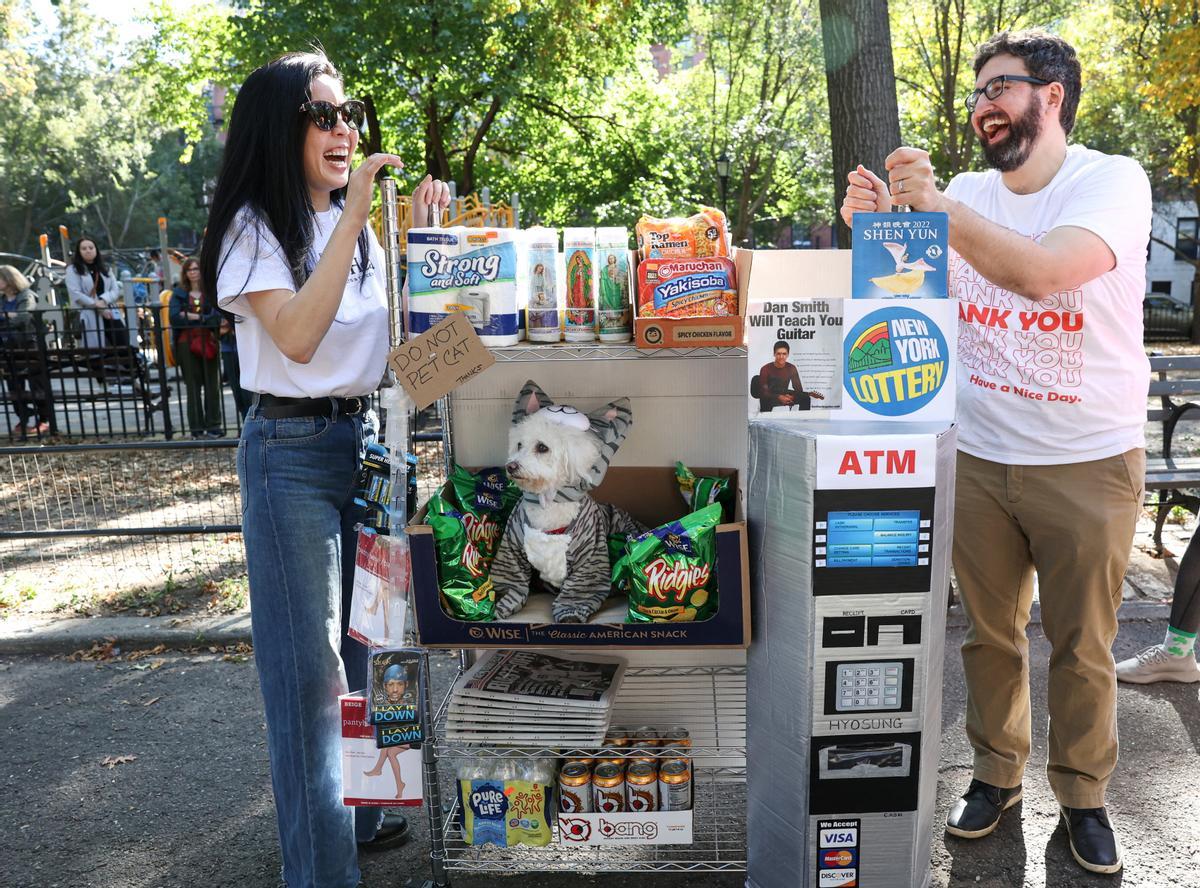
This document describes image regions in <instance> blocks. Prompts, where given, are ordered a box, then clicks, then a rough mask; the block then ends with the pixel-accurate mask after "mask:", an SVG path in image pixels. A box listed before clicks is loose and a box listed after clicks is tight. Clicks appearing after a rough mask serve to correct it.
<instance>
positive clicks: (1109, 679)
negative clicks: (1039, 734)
mask: <svg viewBox="0 0 1200 888" xmlns="http://www.w3.org/2000/svg"><path fill="white" fill-rule="evenodd" d="M1145 467H1146V453H1145V451H1144V450H1140V449H1136V450H1130V451H1128V452H1126V453H1123V454H1120V455H1118V456H1112V457H1109V458H1107V459H1100V460H1094V461H1092V462H1084V463H1073V464H1068V465H1055V466H1009V465H1003V464H1001V463H994V462H988V461H987V460H982V459H977V458H976V457H973V456H969V455H968V454H965V453H959V454H958V474H957V479H956V481H955V484H956V496H955V515H954V572H955V574H956V575H957V577H958V585H959V589H960V591H961V593H962V599H963V607H964V608H965V610H966V614H967V619H968V620H969V622H970V626H969V629H968V631H967V636H966V640H965V641H964V642H963V646H962V658H963V668H964V670H965V672H966V678H967V714H966V726H967V737H968V738H969V739H970V741H971V745H972V746H973V747H974V749H975V777H976V778H978V779H979V780H982V781H984V782H985V783H991V784H993V785H995V786H1002V787H1012V786H1016V785H1017V784H1018V783H1020V782H1021V778H1022V774H1023V772H1024V770H1025V762H1026V760H1027V759H1028V758H1029V745H1030V715H1029V641H1028V639H1027V638H1026V636H1025V627H1026V626H1027V624H1028V623H1029V614H1030V608H1031V607H1032V602H1033V573H1034V570H1035V569H1036V570H1037V575H1038V585H1039V592H1040V600H1041V608H1042V628H1043V629H1044V630H1045V632H1046V637H1047V638H1048V639H1049V640H1050V645H1051V654H1050V679H1049V688H1048V697H1049V700H1048V703H1049V710H1050V748H1049V756H1048V758H1049V761H1048V765H1047V772H1048V776H1049V779H1050V787H1051V789H1053V791H1054V794H1055V796H1056V797H1057V798H1058V800H1059V802H1060V803H1062V804H1063V805H1066V806H1067V807H1070V808H1096V807H1099V806H1101V805H1103V804H1104V789H1105V787H1106V786H1107V784H1108V780H1109V777H1110V776H1111V775H1112V772H1113V769H1114V768H1115V767H1116V764H1117V713H1116V698H1117V682H1116V675H1115V672H1114V665H1113V658H1112V650H1111V648H1112V642H1113V639H1114V638H1115V637H1116V634H1117V608H1118V607H1119V606H1120V604H1121V582H1122V580H1123V578H1124V576H1125V566H1126V564H1127V563H1128V561H1129V550H1130V548H1131V547H1132V543H1133V531H1134V527H1135V525H1136V522H1137V515H1138V512H1139V511H1140V509H1141V504H1142V498H1143V495H1144V493H1145V491H1144V479H1145Z"/></svg>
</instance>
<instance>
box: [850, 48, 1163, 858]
mask: <svg viewBox="0 0 1200 888" xmlns="http://www.w3.org/2000/svg"><path fill="white" fill-rule="evenodd" d="M1079 93H1080V69H1079V62H1078V61H1077V59H1076V57H1075V51H1074V50H1073V49H1072V48H1071V47H1070V46H1069V45H1068V44H1067V43H1066V42H1064V41H1063V40H1061V39H1059V38H1057V37H1053V36H1051V35H1049V34H1046V33H1043V32H1038V31H1026V32H1019V33H1001V34H998V35H996V36H995V37H993V38H992V39H991V40H989V41H988V42H987V43H985V44H984V45H983V46H981V47H980V48H979V50H978V52H977V54H976V56H975V89H974V90H973V91H972V93H971V95H970V96H969V97H968V99H967V107H968V109H969V110H970V112H971V124H972V127H973V129H974V131H975V135H976V136H977V137H978V139H979V142H980V145H981V146H982V149H983V155H984V157H985V159H986V160H987V162H988V164H989V165H990V166H991V167H992V169H991V170H989V171H988V172H985V173H964V174H963V175H960V176H956V177H955V178H954V180H953V181H951V183H950V185H949V186H948V187H947V188H946V191H945V193H942V192H939V191H938V189H937V187H936V184H935V180H934V171H933V168H932V166H931V165H930V162H929V155H928V154H926V153H925V152H924V151H920V150H917V149H915V148H900V149H897V150H896V151H894V152H893V153H892V154H891V155H890V156H889V157H888V158H887V161H886V167H887V176H888V183H887V184H885V183H884V182H882V181H881V180H880V179H879V177H878V176H876V175H875V174H874V173H871V172H870V171H868V170H866V169H864V168H863V167H861V166H860V167H858V169H857V170H856V171H855V172H852V173H850V175H849V177H848V178H849V183H850V184H849V187H848V188H847V189H846V198H845V201H844V202H843V204H842V215H843V218H845V219H846V220H847V222H849V219H850V217H851V216H852V215H853V214H854V212H856V211H859V210H868V211H871V210H873V211H886V210H889V209H891V208H892V206H893V205H900V206H909V207H912V208H913V209H916V210H928V211H941V212H945V213H947V214H949V217H950V246H951V248H952V250H953V253H954V255H953V256H952V257H951V263H950V287H951V291H952V292H953V294H954V295H955V296H956V297H957V298H958V299H959V319H960V323H959V359H960V361H961V364H962V366H961V368H960V370H959V374H958V378H959V392H958V419H959V434H958V444H959V454H958V469H957V482H956V483H957V495H956V506H955V508H956V522H955V533H954V570H955V573H956V574H957V576H958V582H959V588H960V589H961V591H962V597H963V604H964V607H965V609H966V613H967V617H968V620H969V621H970V626H969V629H968V632H967V637H966V640H965V642H964V643H963V648H962V656H963V665H964V667H965V671H966V678H967V713H966V726H967V735H968V737H969V738H970V741H971V745H972V746H973V747H974V749H975V762H974V775H973V777H974V779H972V781H971V783H970V785H969V787H968V788H967V791H966V793H965V794H964V796H963V797H962V799H960V800H959V801H958V802H957V804H955V806H954V808H953V809H952V810H951V811H950V814H949V816H948V818H947V830H948V831H949V832H950V833H951V834H953V835H956V836H961V837H963V838H980V837H982V836H986V835H988V834H989V833H991V832H992V830H994V829H995V827H996V824H997V822H998V821H999V819H1000V815H1001V812H1003V811H1004V810H1005V809H1006V808H1009V807H1011V806H1013V805H1014V804H1016V803H1017V802H1018V801H1019V800H1020V798H1021V779H1022V773H1023V771H1024V768H1025V762H1026V760H1027V759H1028V757H1029V746H1030V714H1029V661H1028V641H1027V639H1026V637H1025V628H1026V625H1027V623H1028V621H1029V614H1030V608H1031V602H1032V595H1033V572H1034V569H1036V570H1037V575H1038V579H1039V586H1040V599H1041V609H1042V626H1043V628H1044V630H1045V632H1046V637H1047V638H1048V639H1049V640H1050V644H1051V646H1052V651H1053V652H1052V654H1051V657H1050V678H1049V689H1048V690H1049V693H1048V697H1049V700H1048V702H1049V710H1050V729H1049V733H1050V743H1049V755H1048V758H1049V762H1048V768H1047V770H1048V775H1049V780H1050V786H1051V788H1052V789H1053V791H1054V794H1055V796H1056V797H1057V798H1058V801H1059V804H1060V808H1061V815H1062V817H1063V819H1064V820H1065V821H1066V824H1067V829H1068V833H1069V836H1070V843H1071V851H1072V854H1073V855H1074V857H1075V859H1076V861H1077V862H1078V863H1079V864H1080V865H1081V866H1083V867H1084V868H1085V869H1087V870H1091V871H1093V872H1104V873H1109V872H1116V871H1118V870H1119V869H1120V868H1121V846H1120V843H1119V842H1118V841H1117V838H1116V836H1115V835H1114V833H1113V830H1112V826H1111V824H1110V823H1109V820H1108V815H1107V812H1106V811H1105V809H1104V791H1105V787H1106V786H1107V784H1108V780H1109V778H1110V776H1111V775H1112V771H1113V768H1114V767H1115V765H1116V762H1117V722H1116V678H1115V676H1114V664H1113V660H1112V654H1111V652H1110V648H1111V645H1112V641H1113V638H1114V637H1115V636H1116V631H1117V622H1116V610H1117V607H1118V605H1119V604H1120V602H1121V581H1122V577H1123V575H1124V573H1125V565H1126V562H1127V560H1128V558H1129V550H1130V547H1131V544H1132V538H1133V531H1134V524H1135V521H1136V517H1137V514H1138V511H1139V510H1140V508H1141V502H1142V496H1143V472H1144V465H1145V452H1144V449H1143V448H1144V440H1143V436H1142V423H1143V421H1144V414H1145V409H1146V393H1147V385H1148V382H1147V381H1148V379H1149V365H1148V362H1147V360H1146V355H1145V352H1144V350H1143V348H1142V312H1141V304H1142V295H1143V293H1144V291H1145V265H1146V244H1147V242H1148V239H1149V235H1150V186H1149V182H1148V181H1147V178H1146V175H1145V173H1144V172H1143V171H1142V169H1141V168H1140V167H1139V166H1138V165H1137V163H1135V162H1134V161H1132V160H1130V159H1128V158H1124V157H1112V156H1107V155H1104V154H1100V153H1099V152H1096V151H1091V150H1089V149H1087V148H1084V147H1082V146H1079V145H1070V146H1068V144H1067V136H1068V135H1069V134H1070V132H1071V128H1072V126H1073V124H1074V122H1075V109H1076V106H1077V105H1078V102H1079Z"/></svg>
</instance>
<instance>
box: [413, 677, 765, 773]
mask: <svg viewBox="0 0 1200 888" xmlns="http://www.w3.org/2000/svg"><path fill="white" fill-rule="evenodd" d="M451 698H452V694H447V695H446V697H445V698H444V699H443V700H442V702H441V705H440V706H439V707H438V711H437V715H436V717H435V722H436V725H437V727H436V730H435V734H434V735H435V738H436V739H435V740H434V741H433V742H434V743H435V744H436V748H437V754H438V757H439V758H447V759H461V758H490V757H501V756H503V757H506V758H513V757H516V758H529V759H537V758H563V757H573V756H579V757H586V756H595V755H596V754H597V752H599V750H597V749H596V748H594V747H578V746H570V745H559V746H554V745H550V746H541V745H539V746H522V745H516V744H514V745H511V746H510V745H508V744H497V743H468V742H460V741H454V740H449V739H446V717H447V714H448V712H449V708H450V701H451ZM610 723H611V724H614V725H622V726H628V727H640V726H642V725H651V726H654V727H656V728H668V727H677V726H678V727H684V728H687V729H688V732H689V734H690V737H691V744H692V746H691V758H692V761H693V762H694V764H695V766H696V767H697V768H705V769H715V770H716V773H717V774H718V775H722V776H723V777H724V779H728V778H729V775H730V774H735V775H736V774H737V773H738V771H739V770H742V771H743V772H744V769H745V766H746V667H745V666H630V667H629V668H627V669H626V670H625V677H624V679H623V680H622V682H621V687H620V688H619V689H618V692H617V698H616V700H615V701H614V703H613V711H612V719H611V722H610ZM608 752H609V753H612V754H620V753H621V752H622V750H619V749H618V750H609V751H608ZM662 755H663V756H664V757H665V756H666V755H667V753H663V754H662Z"/></svg>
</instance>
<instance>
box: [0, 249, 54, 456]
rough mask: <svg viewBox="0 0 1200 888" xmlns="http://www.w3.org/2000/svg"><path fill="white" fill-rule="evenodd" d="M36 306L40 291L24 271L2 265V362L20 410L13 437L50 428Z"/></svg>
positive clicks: (43, 431) (0, 345)
mask: <svg viewBox="0 0 1200 888" xmlns="http://www.w3.org/2000/svg"><path fill="white" fill-rule="evenodd" d="M36 306H37V295H36V294H35V293H34V292H33V288H32V287H30V285H29V280H28V279H27V278H26V277H25V275H23V274H21V272H20V271H18V270H17V269H16V268H14V267H13V266H11V265H0V360H2V361H3V363H2V364H0V366H2V367H3V368H4V382H5V385H6V386H7V387H8V392H9V395H10V396H11V398H12V406H13V411H14V412H15V413H16V414H17V424H16V425H15V426H13V428H12V430H11V431H10V433H9V434H10V435H11V436H12V437H14V438H24V437H25V436H26V435H38V436H41V435H45V434H46V433H48V432H49V431H50V419H51V414H52V408H51V406H50V395H49V392H47V391H46V371H45V367H43V366H42V359H41V354H40V353H39V352H38V350H37V340H36V332H35V327H34V321H33V310H34V308H35V307H36Z"/></svg>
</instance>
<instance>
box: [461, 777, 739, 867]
mask: <svg viewBox="0 0 1200 888" xmlns="http://www.w3.org/2000/svg"><path fill="white" fill-rule="evenodd" d="M693 811H694V816H693V821H692V843H691V844H690V845H642V846H624V845H601V846H594V847H566V846H562V845H559V844H558V827H557V825H555V827H554V838H553V841H552V843H551V844H549V845H546V846H544V847H540V848H539V847H526V846H524V845H518V846H517V847H515V848H498V847H496V846H495V845H482V846H472V845H468V844H466V842H465V841H464V839H463V833H462V828H461V825H460V823H459V817H458V801H457V798H455V801H454V803H453V804H452V805H451V806H450V811H449V814H447V816H446V819H445V823H444V829H445V837H446V858H445V865H446V869H448V870H450V871H452V872H459V873H523V872H571V873H602V872H625V873H724V872H745V870H746V818H745V812H746V786H745V783H736V782H727V781H726V780H723V779H722V774H721V772H720V771H707V770H699V769H698V770H697V771H696V773H695V807H694V809H693Z"/></svg>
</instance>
